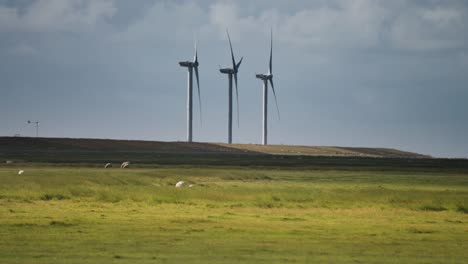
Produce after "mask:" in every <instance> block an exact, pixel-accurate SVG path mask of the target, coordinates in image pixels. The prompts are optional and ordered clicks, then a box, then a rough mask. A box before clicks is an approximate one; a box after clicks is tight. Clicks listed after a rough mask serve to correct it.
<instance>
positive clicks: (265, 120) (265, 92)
mask: <svg viewBox="0 0 468 264" xmlns="http://www.w3.org/2000/svg"><path fill="white" fill-rule="evenodd" d="M272 64H273V31H271V39H270V65H269V67H268V73H267V74H256V77H257V78H258V79H260V80H262V81H263V138H262V144H263V145H267V144H268V82H270V84H271V90H272V91H273V95H274V96H275V103H276V111H277V112H278V119H280V112H279V108H278V100H276V92H275V86H274V85H273V65H272Z"/></svg>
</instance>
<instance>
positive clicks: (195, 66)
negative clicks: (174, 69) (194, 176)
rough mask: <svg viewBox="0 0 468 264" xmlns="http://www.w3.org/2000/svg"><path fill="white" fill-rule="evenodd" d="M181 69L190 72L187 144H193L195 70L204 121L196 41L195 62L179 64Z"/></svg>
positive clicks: (199, 102) (199, 103)
mask: <svg viewBox="0 0 468 264" xmlns="http://www.w3.org/2000/svg"><path fill="white" fill-rule="evenodd" d="M179 65H180V66H181V67H186V68H187V70H188V76H187V77H188V82H187V142H192V117H193V111H192V109H193V99H192V98H193V70H195V77H196V78H197V88H198V105H199V106H200V122H201V121H202V109H201V97H200V81H199V79H198V52H197V42H196V41H195V56H194V57H193V61H181V62H179Z"/></svg>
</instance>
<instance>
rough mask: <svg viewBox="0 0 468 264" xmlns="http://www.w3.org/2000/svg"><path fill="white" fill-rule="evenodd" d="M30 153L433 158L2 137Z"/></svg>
mask: <svg viewBox="0 0 468 264" xmlns="http://www.w3.org/2000/svg"><path fill="white" fill-rule="evenodd" d="M5 151H6V152H18V151H20V152H27V151H32V152H34V151H40V152H43V151H52V152H54V151H55V152H69V151H73V152H76V151H82V152H87V151H92V152H99V151H103V152H108V151H118V152H152V153H160V154H166V153H172V154H247V155H261V154H267V155H296V156H297V155H303V156H346V157H376V158H430V156H427V155H421V154H417V153H412V152H405V151H400V150H396V149H388V148H353V147H315V146H291V145H268V146H263V145H254V144H232V145H228V144H222V143H201V142H200V143H199V142H193V143H187V142H162V141H142V140H114V139H84V138H32V137H0V152H5Z"/></svg>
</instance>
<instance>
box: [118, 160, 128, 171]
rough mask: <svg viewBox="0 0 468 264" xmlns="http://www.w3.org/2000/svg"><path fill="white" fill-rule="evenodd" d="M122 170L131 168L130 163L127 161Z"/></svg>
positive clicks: (121, 166)
mask: <svg viewBox="0 0 468 264" xmlns="http://www.w3.org/2000/svg"><path fill="white" fill-rule="evenodd" d="M120 168H122V169H126V168H130V161H125V162H124V163H122V165H120Z"/></svg>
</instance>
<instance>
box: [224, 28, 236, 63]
mask: <svg viewBox="0 0 468 264" xmlns="http://www.w3.org/2000/svg"><path fill="white" fill-rule="evenodd" d="M226 33H227V36H228V40H229V47H230V48H231V59H232V69H233V70H234V71H236V60H235V59H234V52H233V51H232V43H231V37H230V36H229V31H228V30H227V29H226Z"/></svg>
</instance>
